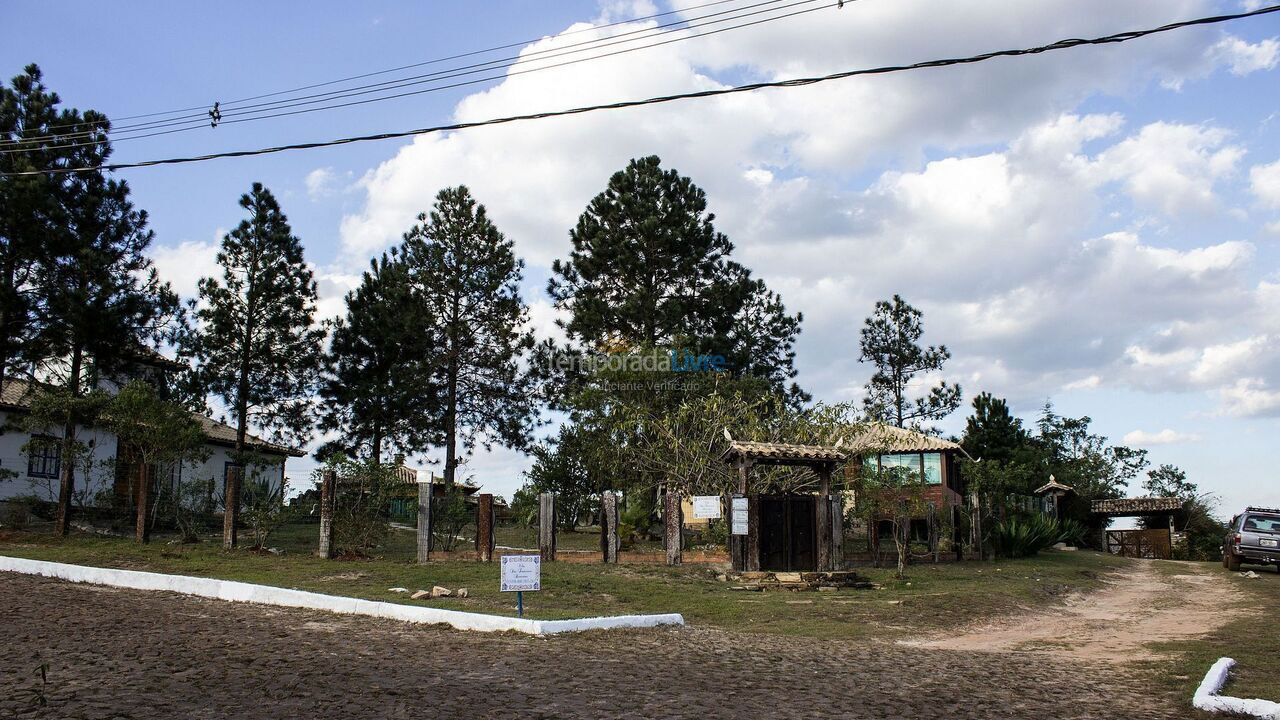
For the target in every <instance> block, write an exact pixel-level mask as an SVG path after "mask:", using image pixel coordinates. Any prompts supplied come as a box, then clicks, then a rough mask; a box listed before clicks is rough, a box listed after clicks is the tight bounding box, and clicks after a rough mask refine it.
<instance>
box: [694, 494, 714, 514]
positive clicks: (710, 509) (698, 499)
mask: <svg viewBox="0 0 1280 720" xmlns="http://www.w3.org/2000/svg"><path fill="white" fill-rule="evenodd" d="M693 517H695V518H697V519H699V520H702V519H707V520H715V519H717V518H719V517H720V496H719V495H694V496H693Z"/></svg>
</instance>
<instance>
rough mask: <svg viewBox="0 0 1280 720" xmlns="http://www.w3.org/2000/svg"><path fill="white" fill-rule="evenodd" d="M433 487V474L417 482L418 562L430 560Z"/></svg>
mask: <svg viewBox="0 0 1280 720" xmlns="http://www.w3.org/2000/svg"><path fill="white" fill-rule="evenodd" d="M434 489H435V475H434V474H429V475H427V481H426V482H421V481H419V482H418V564H419V565H425V564H426V563H428V562H430V561H431V530H432V528H431V501H432V498H431V494H432V491H433V490H434Z"/></svg>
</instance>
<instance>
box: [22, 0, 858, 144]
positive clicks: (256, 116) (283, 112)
mask: <svg viewBox="0 0 1280 720" xmlns="http://www.w3.org/2000/svg"><path fill="white" fill-rule="evenodd" d="M779 1H780V0H769V2H779ZM819 1H820V0H798V1H797V2H793V3H790V4H788V5H782V6H780V7H775V8H768V9H766V10H757V11H755V12H751V13H746V14H742V15H737V16H735V17H730V18H721V19H719V20H712V21H709V22H706V23H702V24H698V25H690V26H687V27H678V28H673V29H670V30H666V31H663V32H661V33H656V34H654V35H649V36H646V37H644V38H633V39H631V40H623V41H618V42H612V43H607V44H605V45H596V46H594V47H591V48H586V50H596V49H600V48H602V47H607V46H609V45H618V44H624V43H628V42H635V41H638V40H649V39H652V38H653V37H656V36H657V35H667V34H670V33H674V32H683V31H686V30H697V29H701V28H703V27H705V26H707V25H714V24H717V23H722V22H726V21H732V20H741V19H743V18H746V17H752V16H755V15H760V14H763V13H771V12H777V11H780V10H786V9H790V8H794V7H797V6H804V5H810V6H812V7H808V8H805V9H801V10H795V11H793V12H789V13H785V14H782V15H772V16H770V17H765V18H761V19H758V20H753V21H750V22H744V23H739V24H737V25H730V26H728V27H724V28H719V29H716V30H707V31H703V32H696V33H694V34H690V35H681V36H679V37H675V38H671V39H668V40H663V41H660V42H653V43H649V44H646V45H640V46H636V47H627V48H622V49H619V50H614V51H611V52H606V53H599V54H596V55H589V56H587V57H582V58H577V59H574V60H564V61H561V62H558V63H552V64H549V65H539V66H537V67H532V68H527V69H521V70H510V71H508V70H509V68H511V67H514V66H516V65H518V64H520V63H519V62H517V63H511V64H509V65H507V66H505V67H492V68H482V69H479V70H469V71H463V72H458V73H454V74H452V75H444V76H441V77H438V78H435V79H433V80H422V81H413V82H404V83H402V84H400V85H395V86H392V87H387V88H382V89H380V90H365V91H361V92H349V93H348V92H347V91H341V92H343V93H345V94H343V95H339V96H337V97H334V98H330V99H335V100H337V99H342V98H343V97H352V96H358V95H366V94H369V93H373V92H381V91H386V90H395V89H398V88H402V87H409V86H414V85H420V84H424V83H427V82H437V81H443V80H448V79H451V78H455V77H460V76H467V75H473V74H476V73H480V72H485V71H489V70H499V71H501V72H498V73H497V74H494V75H487V76H484V77H479V78H472V79H470V80H464V81H459V82H455V83H450V84H446V85H436V86H433V87H428V88H425V89H421V90H412V91H407V92H401V93H396V94H393V95H381V96H378V97H373V98H366V99H363V100H355V101H351V102H344V103H334V104H328V105H321V106H319V107H311V108H306V109H303V110H288V108H290V107H299V106H303V105H311V104H314V103H318V102H323V101H322V100H311V101H307V102H299V103H293V104H291V105H284V106H282V107H280V108H272V109H267V110H260V111H255V112H253V113H226V114H225V115H224V117H230V118H232V119H223V120H220V121H219V124H220V125H222V124H236V123H243V122H252V121H256V120H266V119H270V118H277V117H286V116H290V115H301V114H306V113H311V112H319V111H323V110H332V109H336V108H344V107H351V106H355V105H365V104H368V103H373V102H382V101H384V100H393V99H397V98H402V97H408V96H412V95H421V94H424V93H431V92H439V91H441V90H448V89H452V88H458V87H463V86H467V85H475V84H478V83H483V82H488V81H490V80H500V79H503V78H507V77H512V76H515V75H523V74H526V73H532V72H540V71H542V70H551V69H554V68H558V67H564V66H566V65H576V64H578V63H582V62H588V61H591V60H599V59H602V58H607V57H612V56H614V55H622V54H626V53H630V52H636V51H639V50H647V49H649V48H654V47H659V46H662V45H669V44H671V43H675V42H681V41H684V40H691V39H695V38H702V37H707V36H710V35H716V34H719V33H722V32H727V31H730V30H738V29H741V28H745V27H751V26H754V25H760V24H763V23H767V22H773V21H775V20H783V19H786V18H790V17H794V16H796V15H803V14H806V13H810V12H816V11H818V10H823V9H826V8H831V7H837V3H833V2H830V1H829V0H827V1H826V2H824V4H822V5H817V6H813V3H815V2H819ZM759 4H768V3H759ZM748 7H755V6H748ZM741 9H746V8H741ZM650 29H652V28H650ZM604 39H606V40H607V39H609V38H604ZM556 50H563V48H556ZM543 52H546V51H543ZM580 52H583V50H573V51H568V52H561V53H558V54H557V55H552V56H549V57H546V58H534V60H548V59H553V58H554V57H557V56H559V55H572V54H576V53H580ZM395 82H399V81H395ZM276 109H278V110H280V112H271V110H276ZM264 113H265V114H264ZM238 115H249V116H248V117H237V116H238ZM206 124H207V118H206V119H202V120H198V121H194V123H193V122H191V121H188V122H186V123H183V125H182V126H180V127H174V128H171V129H157V130H156V131H154V132H141V131H137V132H135V133H134V134H131V135H127V136H125V137H116V138H113V139H112V142H122V141H125V140H138V139H141V138H147V137H156V136H158V135H171V134H173V133H177V132H189V131H192V130H199V129H202V128H203V127H204V126H205V125H206ZM77 135H85V136H88V135H89V133H87V132H86V133H68V134H65V135H47V136H43V138H45V139H53V140H64V139H75V137H76V136H77ZM36 139H38V138H26V139H24V140H23V141H21V143H22V144H29V143H31V142H34V141H35V140H36ZM96 144H97V142H85V143H71V144H58V145H55V147H58V148H74V147H86V146H91V145H96ZM4 147H5V146H4V145H3V144H2V143H0V148H4ZM29 151H30V149H29V148H22V147H12V146H10V147H9V148H7V149H0V154H10V153H19V152H29Z"/></svg>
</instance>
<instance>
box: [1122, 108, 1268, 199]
mask: <svg viewBox="0 0 1280 720" xmlns="http://www.w3.org/2000/svg"><path fill="white" fill-rule="evenodd" d="M1228 137H1229V133H1228V132H1227V131H1225V130H1223V129H1221V128H1215V127H1208V126H1196V125H1181V124H1176V123H1166V122H1155V123H1152V124H1150V125H1147V126H1146V127H1144V128H1142V130H1141V131H1140V132H1139V133H1138V134H1137V135H1135V136H1132V137H1129V138H1126V139H1125V140H1124V141H1123V142H1121V143H1119V144H1117V145H1115V146H1113V147H1111V148H1110V149H1108V150H1107V151H1106V152H1104V153H1102V154H1101V155H1100V156H1099V157H1098V162H1097V166H1096V171H1097V172H1098V174H1099V177H1101V178H1103V179H1106V180H1116V181H1120V182H1121V183H1122V184H1123V185H1124V187H1125V190H1126V191H1127V192H1128V193H1129V195H1130V196H1131V197H1132V198H1133V200H1134V201H1135V202H1136V203H1138V204H1139V205H1140V206H1142V207H1146V208H1154V209H1159V210H1161V211H1163V212H1164V213H1165V214H1167V215H1170V216H1177V215H1180V214H1182V213H1183V212H1184V211H1186V210H1199V211H1209V210H1213V209H1215V208H1216V207H1217V206H1218V198H1217V196H1216V194H1215V192H1214V185H1215V183H1217V182H1218V181H1220V180H1222V179H1224V178H1226V177H1228V176H1230V175H1231V174H1232V173H1234V172H1235V169H1236V165H1237V163H1238V162H1239V161H1240V158H1241V157H1242V156H1243V155H1244V150H1243V149H1242V148H1240V147H1239V146H1236V145H1228V144H1226V140H1227V138H1228Z"/></svg>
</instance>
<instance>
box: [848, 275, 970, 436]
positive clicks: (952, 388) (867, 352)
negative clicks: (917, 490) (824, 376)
mask: <svg viewBox="0 0 1280 720" xmlns="http://www.w3.org/2000/svg"><path fill="white" fill-rule="evenodd" d="M922 317H923V315H922V314H921V312H920V311H919V310H917V309H915V308H913V307H911V306H910V305H908V304H907V302H906V301H905V300H903V299H902V297H901V296H899V295H894V296H893V300H892V301H888V302H886V301H884V300H881V301H880V302H877V303H876V307H875V311H874V312H873V313H872V315H871V317H869V318H867V319H866V322H865V324H864V326H863V328H862V355H861V356H860V357H859V358H858V359H859V361H861V362H870V363H872V364H873V365H875V366H876V372H875V374H874V375H872V376H871V380H870V382H868V383H867V386H866V387H867V396H866V397H865V398H863V405H864V406H865V407H866V409H867V414H868V415H870V416H872V417H874V418H876V419H879V420H882V421H884V422H888V423H892V424H893V425H895V426H897V427H900V428H905V427H912V428H920V427H922V426H923V424H924V423H927V422H929V421H932V420H941V419H942V418H944V417H946V416H947V415H950V414H951V413H952V412H953V411H954V410H955V409H956V408H958V407H960V386H959V385H956V384H948V383H947V382H946V381H939V382H938V384H937V385H936V386H934V387H933V388H931V389H930V390H929V393H928V394H927V395H925V396H924V397H918V398H912V397H910V394H909V387H908V386H909V385H910V383H911V380H912V379H913V378H915V376H916V375H919V374H921V373H929V372H934V371H940V370H942V366H943V364H944V363H946V361H947V360H949V359H950V358H951V352H950V351H948V350H947V346H946V345H939V346H933V345H930V346H929V347H921V346H920V345H919V344H918V342H919V340H920V336H921V335H923V334H924V327H923V325H922V324H921V319H922Z"/></svg>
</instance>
